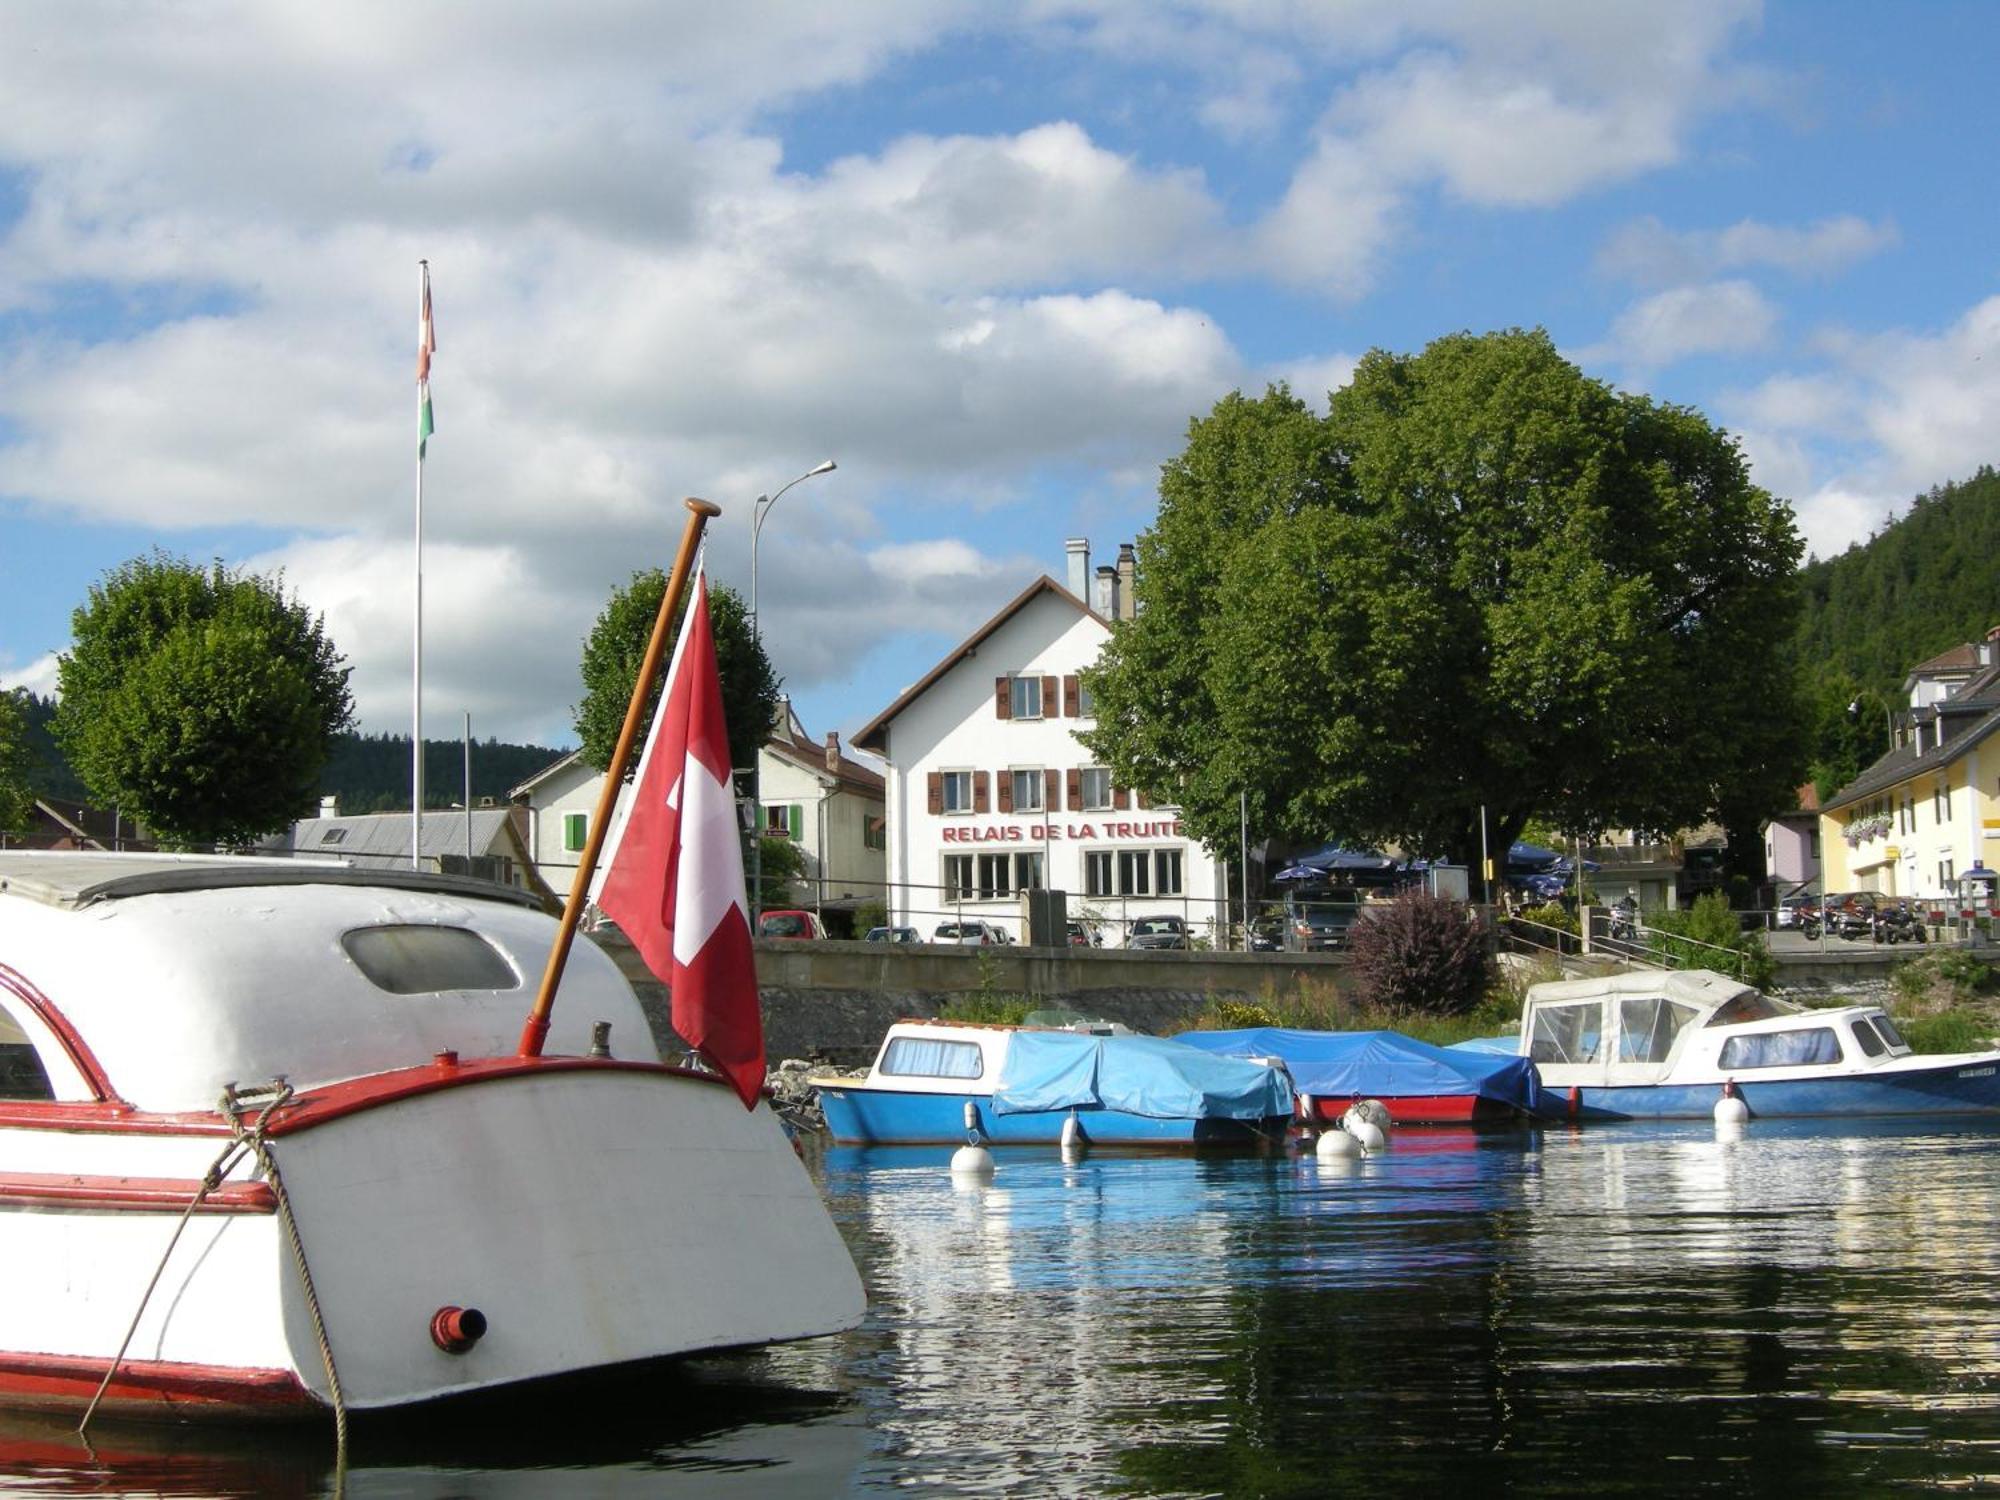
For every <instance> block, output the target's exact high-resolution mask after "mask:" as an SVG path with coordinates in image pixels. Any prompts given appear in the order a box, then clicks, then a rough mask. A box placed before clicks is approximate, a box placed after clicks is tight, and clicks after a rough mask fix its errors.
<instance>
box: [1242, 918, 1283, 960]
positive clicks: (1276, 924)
mask: <svg viewBox="0 0 2000 1500" xmlns="http://www.w3.org/2000/svg"><path fill="white" fill-rule="evenodd" d="M1250 951H1251V952H1252V953H1282V952H1284V951H1285V919H1284V918H1283V917H1280V916H1262V917H1259V918H1257V919H1256V920H1255V921H1254V922H1252V923H1251V924H1250Z"/></svg>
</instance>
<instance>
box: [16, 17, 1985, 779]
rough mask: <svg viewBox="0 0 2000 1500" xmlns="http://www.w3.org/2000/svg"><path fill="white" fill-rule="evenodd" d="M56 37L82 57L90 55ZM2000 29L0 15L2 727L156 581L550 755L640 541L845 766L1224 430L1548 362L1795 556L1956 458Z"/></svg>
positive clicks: (1955, 466)
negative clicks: (281, 596) (1486, 355)
mask: <svg viewBox="0 0 2000 1500" xmlns="http://www.w3.org/2000/svg"><path fill="white" fill-rule="evenodd" d="M93 12H96V14H94V15H93V14H92V13H93ZM1996 55H2000V8H1996V7H1993V6H1990V5H1986V4H1976V3H1965V4H1947V3H1927V4H1923V5H1912V6H1899V7H1893V8H1888V9H1885V8H1883V7H1881V6H1879V5H1866V6H1864V5H1860V4H1823V3H1822V4H1811V5H1807V4H1772V5H1766V6H1758V5H1755V4H1752V3H1747V0H1679V3H1649V4H1644V5H1639V4H1631V5H1621V4H1609V3H1605V0H1539V3H1532V4H1530V3H1518V4H1509V3H1501V0H1409V3H1405V4H1399V5H1394V6H1385V5H1382V4H1380V3H1379V0H1323V3H1318V4H1312V3H1300V0H1292V3H1281V0H1271V3H1266V4H1260V3H1257V0H1207V3H1200V0H1015V3H1006V4H965V3H956V0H953V3H946V0H878V3H868V0H858V3H855V4H850V5H846V6H839V7H809V6H803V5H797V4H792V3H778V0H771V3H764V4H755V3H750V4H736V5H732V6H729V7H718V6H713V5H706V4H703V5H696V4H691V3H690V4H670V3H642V0H585V3H577V4H572V5H569V6H565V7H561V8H556V7H549V6H546V5H542V4H527V3H519V0H487V3H485V4H482V5H481V6H478V7H460V6H453V7H447V6H443V5H435V4H409V3H392V0H360V3H352V4H347V5H342V6H336V7H324V6H320V7H309V6H305V5H291V4H279V5H270V4H262V3H252V0H240V3H221V0H218V3H210V4H205V5H202V6H199V7H187V6H182V5H169V4H165V3H159V4H143V3H142V4H137V5H133V4H122V3H121V4H116V5H113V4H110V3H102V4H100V3H96V0H67V3H41V0H27V3H22V4H16V5H13V6H10V7H8V9H7V11H6V14H5V17H4V19H0V99H4V100H5V101H6V104H5V106H4V107H0V683H20V684H25V685H28V686H31V687H35V688H37V689H38V690H41V691H49V690H51V689H52V687H53V683H54V654H55V653H57V652H59V651H61V650H62V649H63V648H64V647H65V645H66V644H67V641H68V634H69V616H70V612H71V610H72V609H74V608H75V607H76V605H77V604H78V603H80V602H81V601H82V600H83V599H84V597H85V595H86V592H87V590H88V589H89V587H90V586H91V584H92V583H93V582H95V581H96V580H97V579H98V578H100V577H101V576H102V574H103V573H104V572H105V571H106V570H107V569H109V568H112V567H115V566H116V565H117V564H119V563H120V562H122V561H124V560H126V559H128V558H131V557H134V556H137V555H139V554H141V553H144V552H146V551H148V550H150V549H153V548H155V547H158V548H164V549H166V550H168V551H170V552H175V553H180V554H183V555H187V556H191V557H195V558H201V559H206V558H210V557H220V558H223V559H225V560H227V561H229V562H231V563H236V564H243V565H247V566H250V567H253V568H256V569H258V570H260V571H276V570H280V569H282V570H283V572H284V575H285V578H286V580H287V583H288V584H289V585H290V586H291V587H292V588H293V589H294V590H296V592H297V593H298V594H299V595H300V597H301V598H302V599H303V600H304V601H305V602H306V603H307V604H308V605H309V606H311V607H312V608H314V609H316V610H318V611H321V612H323V613H324V615H325V617H326V620H327V623H328V626H329V629H330V630H331V632H332V634H333V636H334V639H335V640H336V642H337V643H338V644H339V646H340V648H341V649H342V650H343V651H344V652H345V653H346V655H347V657H348V658H349V660H350V663H351V665H352V667H353V669H354V676H353V683H354V688H355V695H356V700H357V707H358V709H359V712H360V716H361V719H362V722H363V725H364V727H366V728H369V729H373V730H404V729H407V727H408V725H409V722H410V686H409V675H410V673H409V658H410V572H411V568H410V552H411V543H410V530H411V511H412V499H413V488H414V457H415V456H414V452H413V449H414V421H415V416H414V391H413V385H412V372H413V364H414V357H415V349H414V344H415V301H416V274H417V269H416V268H417V261H418V259H419V258H420V257H428V258H429V260H430V261H431V263H432V266H433V274H434V286H435V300H436V312H437V326H438V340H439V348H438V355H437V362H436V365H435V368H434V371H433V393H434V397H435V400H436V403H437V411H438V435H437V437H436V439H435V440H434V441H433V443H432V445H431V460H430V463H429V464H428V466H427V469H426V475H425V528H426V549H425V602H426V613H425V617H426V627H425V636H426V651H425V712H426V716H427V723H428V725H429V726H430V727H431V728H432V729H433V731H434V732H436V733H439V734H441V735H449V734H451V733H453V732H454V731H455V730H456V728H457V726H458V724H459V720H460V715H461V714H462V713H464V712H470V713H471V714H472V715H473V719H474V729H475V732H476V733H479V734H481V735H498V736H502V737H506V738H514V739H532V740H538V741H540V742H543V743H548V744H551V745H557V744H564V743H567V742H568V741H569V738H570V736H569V730H568V723H569V712H570V707H571V705H572V703H573V702H574V700H575V698H576V695H577V691H578V689H577V679H576V661H577V655H578V651H579V647H580V645H581V641H582V638H583V636H584V635H585V633H586V632H587V631H588V629H589V627H590V623H591V620H592V619H593V618H594V616H595V614H596V612H597V610H598V609H599V608H600V607H601V605H602V603H603V600H604V597H605V595H606V593H607V592H608V590H609V589H610V588H611V587H612V586H613V585H615V584H617V583H620V582H622V581H624V580H625V579H626V578H628V577H629V576H630V574H631V572H632V570H633V569H634V568H637V567H641V566H646V565H651V564H659V565H664V564H665V562H666V561H667V560H668V559H669V558H670V556H671V554H672V551H673V548H674V545H675V542H676V540H677V538H678V535H679V531H680V525H681V518H682V516H683V514H684V512H683V511H682V509H681V507H680V504H679V501H680V498H681V497H682V496H684V495H690V494H693V495H702V496H705V497H707V498H709V499H712V500H714V501H716V502H717V503H718V504H720V505H722V506H723V507H724V515H723V516H722V517H721V518H720V520H719V521H718V522H717V523H716V526H715V528H714V531H713V534H712V538H711V542H710V547H709V563H710V567H711V569H712V572H713V574H714V576H715V577H716V578H717V579H718V580H719V581H721V582H724V583H728V584H731V585H733V586H735V587H737V588H738V589H741V590H744V591H746V592H747V586H748V574H749V526H750V502H751V500H752V499H753V498H754V497H755V496H756V495H757V494H758V493H760V492H764V491H771V490H775V489H776V488H777V487H778V486H779V485H781V484H783V483H785V482H786V481H787V480H789V479H791V478H793V477H794V476H795V475H798V474H800V473H803V472H804V471H805V470H807V469H809V468H811V467H812V466H813V465H814V464H816V463H817V462H819V461H820V460H821V459H823V458H826V457H832V458H834V459H836V460H837V461H838V463H839V468H838V470H837V471H835V472H834V473H832V474H828V475H825V476H823V477H819V478H815V479H812V480H809V481H807V482H806V483H804V484H801V485H800V486H799V487H798V488H797V489H795V490H793V491H791V492H790V493H788V494H787V495H786V496H785V498H784V500H783V501H782V502H781V503H780V505H779V506H778V507H777V508H775V509H774V510H773V511H772V512H771V516H770V519H769V520H768V521H767V523H766V526H765V530H764V534H763V540H762V543H761V546H760V549H759V580H758V587H759V595H760V598H759V604H760V606H761V611H762V614H763V620H764V635H765V641H766V645H767V648H768V649H769V651H770V653H771V655H772V658H773V661H774V664H775V665H776V667H777V669H778V671H779V673H780V674H781V675H782V676H783V677H784V678H785V679H786V682H787V685H788V687H789V689H790V690H791V692H792V693H793V695H794V699H795V702H796V705H797V707H798V709H799V712H800V715H801V717H802V718H803V719H804V721H805V723H806V725H807V727H808V728H809V729H810V730H812V731H813V732H814V733H816V734H820V733H824V732H826V731H827V730H839V731H842V732H843V733H845V734H851V733H852V732H853V731H854V730H855V729H856V728H858V727H859V726H860V725H861V724H863V723H865V722H866V721H867V720H868V719H869V718H871V717H872V716H873V715H874V714H875V713H877V712H878V711H879V710H880V709H881V708H883V707H884V706H886V705H887V704H888V703H889V702H890V701H891V700H892V699H893V698H894V697H895V695H896V694H897V693H898V692H899V691H900V690H901V689H902V688H903V687H904V686H906V685H907V684H908V683H909V682H911V681H913V680H914V679H915V678H916V677H918V676H920V675H921V674H922V673H923V672H924V671H925V670H926V669H927V668H928V667H929V666H930V665H931V664H932V663H933V662H934V661H935V660H936V659H937V658H938V657H939V656H941V655H942V654H943V653H944V652H945V651H947V650H948V649H949V648H950V647H951V646H953V645H954V644H956V642H957V641H958V640H960V639H961V638H962V637H963V636H964V635H965V634H966V633H967V632H968V631H969V630H970V629H971V628H973V627H974V626H975V625H977V624H978V623H979V622H980V621H981V620H983V619H984V618H985V617H986V616H987V615H988V614H989V613H990V612H991V611H992V610H993V609H995V608H997V607H998V606H999V605H1000V604H1001V603H1003V602H1005V601H1006V600H1007V599H1009V598H1011V597H1012V596H1013V595H1014V594H1015V593H1017V592H1019V590H1020V589H1021V588H1023V587H1025V586H1026V584H1028V583H1029V582H1031V581H1032V580H1033V578H1034V577H1035V576H1036V575H1037V574H1039V573H1042V572H1048V573H1051V574H1053V575H1055V576H1057V577H1061V575H1062V565H1063V543H1064V540H1065V538H1067V537H1070V536H1086V537H1088V538H1089V539H1090V540H1091V542H1092V545H1093V548H1094V552H1095V555H1096V557H1097V558H1098V559H1099V560H1106V559H1108V558H1109V557H1110V556H1111V555H1112V554H1113V553H1114V552H1115V550H1116V547H1117V545H1118V543H1120V542H1122V541H1127V540H1130V539H1131V538H1133V537H1134V536H1135V535H1137V534H1138V533H1139V532H1140V531H1141V530H1143V529H1144V528H1145V527H1146V526H1147V525H1148V523H1149V521H1150V519H1151V517H1152V514H1153V508H1154V483H1155V479H1156V476H1157V473H1158V469H1159V465H1160V464H1161V463H1162V462H1163V461H1165V460H1167V459H1168V458H1170V457H1172V455H1173V454H1174V452H1175V451H1176V450H1177V448H1178V446H1179V444H1180V441H1181V439H1182V435H1183V433H1184V431H1185V428H1186V424H1187V422H1188V420H1189V418H1190V417H1193V416H1196V415H1198V414H1200V413H1201V412H1203V411H1206V410H1207V409H1208V407H1209V406H1210V405H1212V404H1213V402H1214V401H1215V400H1216V399H1217V398H1219V397H1220V396H1222V395H1224V394H1225V393H1227V392H1228V391H1229V390H1231V389H1235V388H1245V389H1252V390H1255V389H1261V387H1262V386H1263V385H1264V384H1265V383H1266V382H1267V381H1270V380H1274V379H1287V380H1290V381H1291V382H1292V384H1293V386H1294V388H1295V389H1297V390H1299V391H1301V392H1302V393H1306V394H1309V395H1310V396H1312V397H1313V398H1314V399H1319V398H1320V397H1322V396H1323V394H1324V392H1325V391H1326V390H1327V389H1328V388H1329V387H1330V386H1332V385H1336V384H1338V383H1339V381H1340V380H1342V379H1343V378H1344V377H1345V374H1346V371H1347V370H1348V369H1349V368H1350V367H1351V365H1352V363H1353V361H1354V359H1355V358H1357V357H1358V356H1359V355H1360V354H1362V353H1364V352H1365V351H1367V350H1368V349H1370V348H1375V347H1385V348H1390V349H1396V350H1405V351H1408V350H1415V349H1419V348H1421V347H1422V346H1423V345H1424V344H1425V343H1427V342H1428V341H1429V340H1431V339H1433V338H1435V337H1437V336H1439V335H1441V334H1445V333H1449V332H1454V331H1457V330H1460V329H1473V330H1486V329H1491V328H1502V327H1511V326H1535V325H1540V326H1543V327H1546V328H1547V329H1548V330H1549V331H1550V333H1551V334H1552V335H1553V336H1554V338H1555V339H1556V341H1557V342H1558V344H1559V345H1560V346H1561V347H1562V348H1563V349H1564V350H1565V351H1566V352H1567V353H1568V354H1569V355H1570V357H1571V358H1573V359H1575V360H1576V361H1577V362H1578V363H1579V364H1581V365H1582V366H1583V367H1584V368H1585V369H1587V370H1588V371H1590V372H1591V373H1592V374H1594V375H1597V376H1600V377H1601V378H1604V379H1606V380H1609V381H1612V382H1614V383H1615V384H1617V385H1619V386H1621V387H1624V388H1626V389H1631V390H1643V391H1648V392H1651V393H1653V394H1655V395H1657V396H1659V397H1661V398H1663V399H1667V400H1671V401H1677V402H1686V403H1690V404H1693V405H1695V406H1698V407H1700V408H1701V409H1702V410H1704V411H1705V412H1707V413H1708V414H1709V415H1710V416H1711V417H1712V418H1713V419H1714V420H1716V421H1717V422H1718V423H1720V424H1722V425H1723V426H1725V427H1727V428H1728V429H1729V430H1730V431H1731V432H1732V433H1734V434H1735V435H1736V436H1737V437H1738V439H1739V440H1740V441H1741V443H1742V445H1743V448H1744V451H1745V453H1746V454H1747V455H1748V457H1749V458H1750V461H1751V463H1752V466H1753V470H1754V473H1755V475H1756V477H1757V479H1758V481H1759V482H1760V483H1762V484H1764V485H1765V486H1766V487H1767V488H1769V489H1771V490H1772V492H1773V493H1775V494H1777V495H1779V496H1781V497H1782V498H1784V499H1785V500H1787V501H1788V502H1789V503H1791V504H1792V506H1793V507H1794V509H1795V511H1796V513H1797V517H1798V523H1799V527H1800V530H1801V532H1802V533H1803V534H1804V535H1805V537H1806V538H1807V540H1808V542H1809V544H1810V545H1811V547H1812V548H1813V550H1815V551H1817V552H1819V553H1820V554H1822V555H1824V554H1827V553H1830V552H1834V551H1837V550H1839V549H1840V548H1842V547H1844V546H1846V545H1848V544H1850V543H1852V542H1854V541H1856V540H1861V539H1865V538H1866V537H1867V536H1868V534H1869V533H1870V532H1871V531H1872V530H1873V529H1875V528H1877V527H1879V526H1880V525H1881V523H1882V521H1883V519H1884V518H1885V517H1886V516H1888V515H1891V514H1893V513H1895V512H1897V511H1899V510H1900V509H1901V508H1902V507H1903V506H1905V505H1906V504H1907V503H1908V500H1909V498H1910V497H1911V496H1912V495H1913V494H1916V493H1919V492H1921V491H1923V490H1925V489H1928V488H1929V487H1931V486H1932V485H1935V484H1939V483H1943V482H1946V481H1949V480H1951V479H1954V478H1959V477H1963V476H1965V475H1967V474H1970V473H1971V472H1972V471H1973V470H1974V469H1975V468H1976V467H1977V466H1978V465H1979V464H1981V463H1985V462H1991V461H1993V460H1994V458H1995V456H1996V454H1995V449H1996V447H2000V443H1996V441H1995V438H1994V434H1995V432H1996V431H2000V423H1997V422H1996V418H2000V286H1996V279H2000V235H1997V234H1996V233H1995V232H1994V231H1995V228H1996V225H1995V223H1994V219H1995V208H1994V194H1993V192H1992V180H1991V179H1992V176H1993V173H1992V169H1991V167H1990V166H1989V162H1990V159H1991V154H1992V148H1991V143H1992V141H1993V140H1994V139H1995V135H1996V132H1995V125H1996V120H1995V118H1994V116H1995V113H1996V108H1995V105H1994V104H1993V102H1992V99H1993V94H1994V90H1993V89H1992V87H1991V82H1990V79H1989V78H1988V77H1987V76H1986V74H1987V73H1988V72H1989V71H1990V66H1991V60H1992V59H1993V58H1994V57H1995V56H1996Z"/></svg>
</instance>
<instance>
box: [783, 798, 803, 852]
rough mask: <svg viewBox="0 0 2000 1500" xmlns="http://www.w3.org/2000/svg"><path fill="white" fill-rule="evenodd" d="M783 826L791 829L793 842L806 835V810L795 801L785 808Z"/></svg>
mask: <svg viewBox="0 0 2000 1500" xmlns="http://www.w3.org/2000/svg"><path fill="white" fill-rule="evenodd" d="M785 827H786V828H787V829H789V830H790V831H791V835H792V842H793V843H795V844H796V843H798V842H799V840H801V839H803V838H804V837H805V836H806V810H805V809H804V808H803V807H800V806H799V805H798V804H797V803H793V804H792V805H791V806H790V807H788V808H786V809H785Z"/></svg>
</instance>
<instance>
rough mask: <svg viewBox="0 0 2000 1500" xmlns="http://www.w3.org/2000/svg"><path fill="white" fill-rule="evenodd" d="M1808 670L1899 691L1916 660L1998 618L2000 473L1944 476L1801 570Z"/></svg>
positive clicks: (1800, 643) (1802, 640)
mask: <svg viewBox="0 0 2000 1500" xmlns="http://www.w3.org/2000/svg"><path fill="white" fill-rule="evenodd" d="M1799 580H1800V583H1801V584H1802V585H1803V588H1804V593H1805V608H1804V611H1803V613H1802V615H1801V617H1800V620H1799V628H1798V634H1797V636H1796V637H1795V642H1796V645H1797V648H1798V651H1799V655H1800V659H1801V662H1802V664H1809V670H1814V671H1819V670H1828V669H1830V670H1831V671H1833V672H1837V673H1840V674H1842V675H1844V676H1846V677H1848V678H1851V679H1852V680H1853V681H1854V682H1856V683H1857V684H1859V685H1860V686H1861V687H1863V688H1865V689H1869V690H1872V691H1874V692H1876V693H1878V694H1890V693H1894V692H1895V691H1896V690H1897V689H1898V688H1900V686H1901V685H1902V681H1903V675H1904V674H1905V673H1906V672H1908V671H1909V670H1910V668H1911V667H1913V666H1915V665H1916V664H1917V663H1918V662H1921V661H1928V660H1929V659H1930V658H1931V657H1933V656H1936V655H1938V654H1939V653H1940V652H1943V651H1948V650H1950V649H1951V648H1952V647H1953V646H1957V645H1960V644H1962V643H1964V642H1966V641H1976V640H1979V639H1980V638H1982V637H1983V636H1984V635H1985V634H1986V632H1987V630H1988V629H1989V628H1990V627H1992V626H1994V625H2000V474H1996V473H1995V472H1994V470H1993V469H1992V468H1991V467H1990V466H1982V467H1981V468H1980V470H1979V472H1978V473H1977V474H1975V475H1973V476H1972V478H1970V479H1967V480H1964V481H1962V482H1960V483H1955V484H1947V485H1942V486H1940V487H1939V488H1937V489H1934V490H1932V491H1931V492H1930V493H1929V494H1927V495H1919V496H1918V497H1917V498H1916V499H1915V500H1914V501H1912V502H1911V504H1910V508H1909V511H1908V512H1907V513H1906V514H1904V515H1903V516H1901V517H1899V518H1897V519H1895V520H1892V521H1890V522H1889V523H1888V524H1887V525H1885V526H1884V527H1883V528H1882V529H1881V530H1880V531H1878V532H1876V533H1875V535H1873V536H1872V537H1870V538H1869V539H1868V540H1867V541H1865V542H1857V543H1856V544H1855V545H1853V546H1851V547H1849V548H1848V549H1847V550H1846V551H1845V552H1843V553H1841V554H1840V555H1839V556H1838V557H1831V558H1825V559H1815V560H1813V561H1811V562H1809V563H1807V564H1806V565H1805V567H1803V568H1802V569H1800V571H1799Z"/></svg>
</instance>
